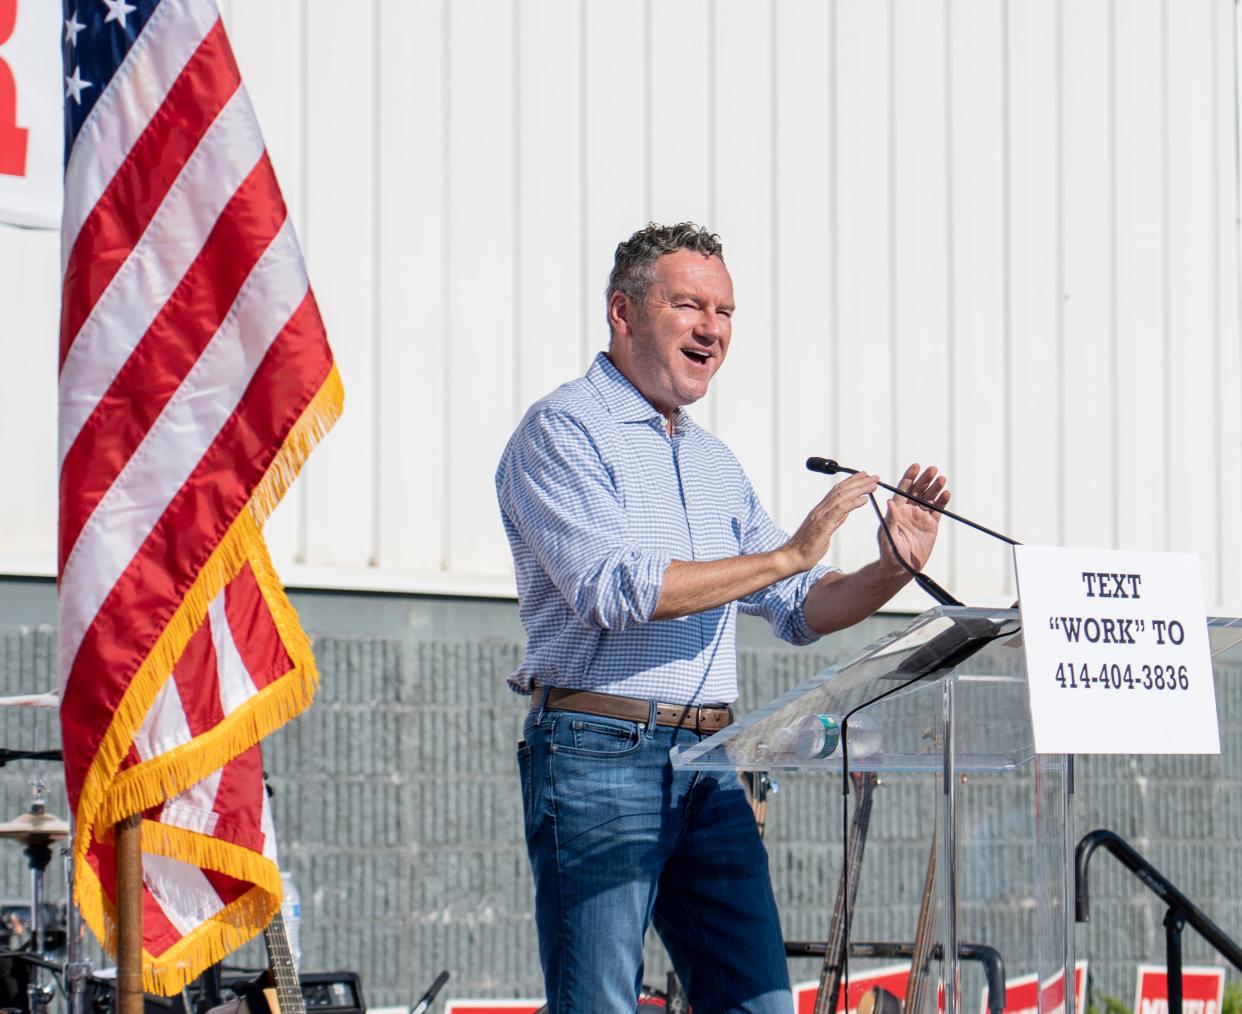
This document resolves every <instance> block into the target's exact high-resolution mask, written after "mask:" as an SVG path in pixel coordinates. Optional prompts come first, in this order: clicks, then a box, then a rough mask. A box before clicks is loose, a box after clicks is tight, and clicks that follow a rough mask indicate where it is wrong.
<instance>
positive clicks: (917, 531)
mask: <svg viewBox="0 0 1242 1014" xmlns="http://www.w3.org/2000/svg"><path fill="white" fill-rule="evenodd" d="M947 482H948V480H947V478H946V477H945V476H943V475H941V474H940V473H939V472H938V470H937V469H936V468H935V466H931V465H929V466H928V467H927V468H925V469H923V471H922V472H921V473H920V472H919V466H918V465H917V464H915V465H911V466H910V467H909V468H907V469H906V471H905V474H904V475H903V476H902V477H901V481H900V482H899V483H898V484H897V488H898V489H900V490H901V491H902V492H903V493H912V494H914V495H915V496H917V497H920V498H922V499H923V500H926V501H928V502H929V503H934V504H935V505H936V506H937V507H944V506H946V505H947V504H948V502H949V495H950V494H949V490H948V486H947ZM887 521H888V528H889V531H891V532H892V533H893V542H895V543H896V544H897V550H898V552H899V553H901V557H902V559H904V560H905V561H906V563H908V564H909V565H910V566H911V567H913V568H914V569H915V570H922V569H923V565H924V564H925V563H926V562H927V558H928V557H929V556H930V555H931V551H932V546H934V545H935V544H936V532H937V530H938V529H939V527H940V515H939V514H937V513H936V512H935V511H930V510H928V509H927V508H926V507H920V506H919V505H918V504H917V503H914V502H913V501H912V500H907V499H906V498H905V497H904V496H894V497H893V498H892V499H891V500H889V502H888V513H887ZM876 534H877V538H878V539H879V543H880V560H881V562H882V563H883V564H884V566H885V567H886V568H893V569H894V570H897V569H904V568H902V567H901V564H900V563H899V562H898V561H897V560H895V559H894V558H893V547H892V546H890V545H889V542H888V539H887V538H885V537H884V532H883V531H880V532H877V533H876Z"/></svg>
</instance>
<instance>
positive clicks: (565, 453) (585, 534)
mask: <svg viewBox="0 0 1242 1014" xmlns="http://www.w3.org/2000/svg"><path fill="white" fill-rule="evenodd" d="M496 487H497V495H498V497H499V499H500V506H501V511H502V514H503V518H504V522H505V528H506V531H507V532H508V534H509V537H510V541H511V543H512V544H513V547H514V552H515V555H516V554H518V553H521V552H529V553H531V554H532V555H533V556H534V558H535V560H536V561H537V562H538V564H539V567H540V568H541V569H542V571H543V572H544V574H546V575H547V577H548V579H549V580H551V582H552V583H553V584H554V585H555V586H556V588H557V590H558V591H559V592H560V593H561V595H562V596H563V597H564V599H565V601H566V603H567V604H568V605H569V607H570V609H571V610H572V611H573V613H574V615H575V616H576V617H577V618H578V620H579V621H580V622H581V623H583V624H584V625H586V626H588V627H592V628H596V629H602V630H622V629H624V628H626V627H628V626H630V625H632V624H635V623H644V622H646V621H648V620H650V619H651V616H652V614H653V613H654V612H655V608H656V604H657V603H658V602H659V600H660V592H661V590H662V588H663V584H664V572H665V570H666V569H667V568H668V564H669V560H670V557H669V555H668V554H667V553H661V552H655V551H651V550H648V549H645V548H643V547H642V546H639V545H637V544H635V543H634V541H633V540H632V539H631V538H630V534H629V525H628V521H627V518H626V514H625V509H624V504H623V503H622V500H621V497H620V495H619V493H618V491H617V487H616V482H615V480H614V477H613V476H612V474H611V473H610V472H609V469H608V467H607V466H606V465H605V464H604V461H603V460H602V458H601V456H600V453H599V449H598V448H597V447H596V445H595V442H594V441H593V440H592V439H591V436H590V434H589V433H588V432H587V431H586V430H585V429H584V428H583V426H582V425H581V424H580V423H579V422H578V421H577V420H576V419H574V418H572V417H571V416H569V415H566V414H563V413H559V412H556V411H550V410H544V411H537V412H535V413H534V414H532V415H531V416H528V417H527V419H525V420H524V421H523V423H522V425H521V426H520V427H519V429H518V432H517V433H516V434H515V435H514V438H513V440H512V441H511V443H510V445H509V448H508V451H507V453H506V455H505V458H504V460H503V462H502V465H501V468H500V470H499V472H498V474H497V477H496Z"/></svg>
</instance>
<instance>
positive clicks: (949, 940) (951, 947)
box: [941, 674, 961, 1014]
mask: <svg viewBox="0 0 1242 1014" xmlns="http://www.w3.org/2000/svg"><path fill="white" fill-rule="evenodd" d="M956 689H957V680H956V679H955V678H954V677H953V675H952V674H949V675H947V676H945V678H944V773H943V777H944V824H945V828H944V845H943V846H942V847H943V849H944V862H943V863H942V864H941V865H942V866H943V867H944V872H945V877H944V901H945V905H944V912H945V920H944V1014H957V1012H958V1007H959V1002H960V999H961V998H960V997H959V995H958V986H959V985H960V981H961V980H960V979H959V978H958V953H957V950H958V948H957V765H956V760H957V758H956V757H955V756H954V751H955V749H956V737H955V735H954V733H955V729H954V723H955V720H956V715H955V714H954V697H955V691H956Z"/></svg>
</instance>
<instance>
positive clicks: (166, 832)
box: [73, 365, 344, 996]
mask: <svg viewBox="0 0 1242 1014" xmlns="http://www.w3.org/2000/svg"><path fill="white" fill-rule="evenodd" d="M343 404H344V388H343V386H342V383H341V378H340V374H339V372H338V371H337V368H336V366H335V365H333V366H332V368H331V370H330V371H329V373H328V375H327V377H325V379H324V381H323V383H322V384H321V385H320V387H319V389H318V390H317V391H316V393H315V394H314V396H313V397H312V398H311V400H310V402H309V403H308V404H307V406H306V408H305V409H304V410H303V411H302V413H301V415H300V416H299V417H298V419H297V421H296V422H295V423H294V425H293V427H292V428H291V429H290V431H289V433H288V435H287V436H286V438H285V441H284V443H283V444H282V446H281V449H280V451H279V452H277V454H276V456H275V458H274V459H273V461H272V463H271V465H270V466H269V467H268V469H267V472H266V473H265V474H264V476H263V478H262V479H261V480H260V481H259V483H258V484H257V485H256V487H255V489H254V491H253V492H252V494H251V497H250V500H249V501H248V503H247V505H246V506H245V507H244V508H243V509H242V510H241V511H240V512H239V513H238V515H237V517H236V518H235V519H234V521H233V523H232V524H231V525H230V526H229V529H228V531H227V532H226V533H225V535H224V537H223V538H222V539H221V540H220V542H219V544H218V545H217V546H216V547H215V549H214V550H213V551H212V553H211V555H210V557H208V559H207V562H206V563H205V564H204V565H203V566H202V568H201V569H200V570H199V573H198V575H197V576H196V578H195V580H194V584H193V585H192V586H191V588H190V590H189V591H188V592H187V593H186V595H185V597H184V598H183V599H182V600H181V602H180V603H179V604H178V606H177V609H176V611H175V612H174V613H173V615H172V617H171V619H170V620H169V622H168V623H167V625H166V626H165V628H164V630H163V631H161V633H160V636H159V638H158V639H157V640H156V642H155V645H154V646H153V647H152V649H151V651H150V652H149V653H148V655H147V657H146V658H145V659H144V660H143V662H142V664H141V665H140V666H139V668H138V671H137V672H136V673H135V674H134V677H133V678H132V679H131V680H130V684H129V686H128V687H127V688H126V691H125V694H124V696H123V697H122V698H121V702H120V704H119V705H118V706H117V709H116V711H115V712H114V714H113V716H112V721H111V722H110V723H109V725H108V729H107V730H106V732H105V733H104V736H103V739H102V740H101V742H100V745H99V748H98V750H97V751H96V753H95V756H94V757H93V758H92V760H91V765H90V768H89V769H88V770H87V773H86V777H85V778H84V779H83V783H82V789H81V791H80V793H79V795H78V807H77V813H76V820H75V827H74V843H73V850H74V861H75V869H76V875H75V882H74V887H75V890H76V892H77V899H78V904H79V907H80V909H81V912H82V917H83V920H84V921H85V922H86V924H87V925H88V926H90V928H91V930H92V931H93V932H94V933H95V935H96V936H97V937H98V938H99V939H100V941H101V942H102V943H103V945H104V948H105V950H107V951H109V952H110V953H114V952H115V939H114V937H115V913H114V912H113V910H112V905H111V904H110V903H109V902H108V900H107V899H106V898H105V896H104V893H103V889H102V885H101V884H100V882H99V879H98V877H97V876H96V875H95V871H94V870H93V869H92V868H91V866H90V864H89V863H88V862H87V861H86V854H87V851H88V850H89V848H90V844H91V841H92V839H94V838H96V837H98V838H99V839H100V840H108V839H110V838H111V836H112V829H113V827H114V826H115V824H116V823H117V822H118V821H120V820H122V819H123V818H125V817H127V816H129V815H131V814H133V813H138V812H141V811H142V810H145V809H147V808H149V807H151V806H153V805H155V804H157V803H158V802H160V801H161V800H163V799H166V798H168V797H169V796H171V795H176V794H177V793H178V792H181V791H183V790H184V789H186V788H188V787H189V786H190V785H193V784H194V783H195V782H198V781H201V780H202V779H203V778H205V777H206V776H207V775H208V774H210V773H211V772H212V771H215V770H217V769H218V768H220V767H222V766H223V765H224V764H225V763H227V762H228V761H229V760H230V759H232V758H233V757H236V756H237V755H238V754H240V753H242V752H244V751H245V750H248V749H249V748H250V747H252V746H254V745H255V744H256V743H257V742H258V741H259V740H260V739H262V738H263V737H264V736H266V735H267V734H268V733H270V732H272V731H274V730H275V729H277V728H279V727H280V726H281V725H283V724H284V723H285V722H287V721H288V720H289V719H291V718H293V717H294V716H295V715H297V714H298V713H299V712H301V711H303V710H304V709H305V708H306V707H308V706H309V704H310V702H311V700H312V698H313V696H314V693H315V689H316V686H317V682H318V674H317V672H316V669H315V661H314V655H313V653H312V651H311V646H310V641H309V639H308V638H307V637H306V634H305V633H304V632H303V631H302V627H301V624H300V623H299V622H298V618H297V614H296V612H295V611H294V609H293V606H292V604H291V603H290V602H289V600H288V598H287V596H286V595H285V593H284V588H283V586H282V585H281V583H280V579H279V578H278V577H277V576H276V573H275V570H274V568H273V567H272V563H271V559H270V557H269V556H268V552H267V546H266V545H265V544H264V541H263V535H262V531H261V526H262V523H263V521H265V520H266V519H267V517H269V516H270V515H271V512H272V510H274V509H275V506H276V504H277V503H278V502H279V500H280V497H281V496H282V495H283V494H284V492H285V491H286V490H287V489H288V487H289V485H290V484H291V483H292V482H293V480H294V479H295V478H296V477H297V474H298V472H299V471H300V469H301V467H302V465H303V463H304V462H305V461H306V458H307V456H308V455H309V454H310V452H311V451H312V450H313V449H314V447H315V445H316V444H317V443H318V442H319V440H320V439H322V438H323V436H324V435H325V434H326V433H327V432H328V430H329V429H330V428H331V427H332V424H333V422H335V421H336V418H337V417H338V416H339V415H340V413H341V409H342V407H343ZM246 563H249V564H250V565H251V568H252V569H253V571H254V573H255V577H256V579H257V580H258V583H259V586H260V589H261V591H262V593H263V598H264V601H265V602H266V603H267V605H268V608H269V609H270V610H271V612H272V617H273V620H274V621H275V624H276V629H277V632H278V633H279V635H280V638H281V641H282V642H283V644H284V647H285V650H286V652H287V653H288V654H289V657H290V659H291V660H292V661H293V668H291V669H290V670H289V672H287V673H285V674H284V675H283V676H281V677H280V678H279V679H277V680H276V681H275V682H274V683H272V684H270V685H269V686H267V687H265V688H264V689H263V690H262V691H260V692H259V693H258V694H256V695H255V696H254V697H253V698H251V699H250V700H249V701H247V702H246V703H245V704H244V705H242V706H241V707H240V708H238V709H237V710H236V711H234V712H233V713H232V714H231V715H229V716H228V717H227V718H226V719H225V720H224V721H223V722H221V723H220V725H218V726H217V727H216V728H214V729H213V730H211V732H209V733H207V734H205V735H203V736H200V737H197V738H196V739H195V740H194V741H193V742H192V743H189V744H186V745H185V746H182V747H179V748H177V749H176V750H174V751H171V752H170V754H168V755H167V757H161V758H156V759H154V760H151V761H148V762H145V763H143V764H140V765H137V766H136V767H134V768H131V769H129V770H127V771H125V772H123V773H121V774H120V775H119V776H118V770H119V769H120V766H121V763H122V761H123V760H124V758H125V757H126V755H127V754H128V752H129V747H130V744H131V743H132V742H133V738H134V736H135V734H136V733H137V731H138V730H139V729H140V728H141V727H142V723H143V721H144V720H145V719H146V716H147V713H148V711H150V709H151V705H152V703H153V702H154V700H155V697H156V695H157V694H158V693H159V691H160V688H161V687H162V686H163V684H164V682H165V681H166V680H167V679H168V678H169V676H170V674H171V673H172V670H173V666H174V665H176V663H177V660H178V659H179V658H180V657H181V655H182V653H183V652H184V651H185V646H186V644H187V643H188V642H189V640H190V638H191V637H192V636H193V635H194V633H195V631H197V630H198V628H199V626H201V624H202V622H203V619H204V617H205V616H206V614H207V607H208V605H209V604H210V603H211V602H212V601H213V600H214V599H215V597H216V596H217V595H218V594H219V593H220V591H221V590H222V589H223V588H224V587H225V585H227V584H228V582H229V581H231V580H232V579H233V578H234V577H235V576H236V575H237V573H238V571H240V570H241V568H242V567H243V566H244V565H245V564H246ZM152 828H155V829H154V830H152ZM191 834H192V832H183V831H182V830H181V829H177V828H172V827H167V826H164V825H158V824H156V823H153V822H150V821H144V822H143V848H144V850H146V849H147V848H148V842H150V844H151V845H152V846H163V845H169V844H170V843H171V844H172V845H175V846H176V847H177V848H185V849H189V850H190V854H192V855H193V856H199V857H202V858H203V859H204V860H206V861H204V862H203V863H201V864H200V865H203V866H206V867H208V868H210V869H215V870H218V871H219V872H221V873H225V874H228V875H229V876H232V877H236V878H237V879H239V880H246V881H249V882H252V883H255V884H256V886H255V887H254V888H252V889H251V890H250V891H248V892H247V893H246V894H245V895H243V897H242V898H239V899H238V900H237V901H235V902H233V903H232V904H231V905H229V906H227V907H226V908H225V909H224V910H223V911H221V912H220V913H217V914H216V915H215V916H214V917H213V918H212V919H210V920H208V921H207V922H205V923H203V924H202V925H201V926H200V927H198V928H197V929H196V930H194V931H193V932H192V933H190V934H188V935H187V936H186V938H185V939H184V940H182V941H181V942H180V943H178V944H177V945H176V946H175V947H173V948H171V949H170V950H169V952H168V953H166V954H163V955H160V956H158V957H153V956H151V955H149V954H146V953H145V952H144V967H143V980H144V986H145V988H146V989H148V990H149V991H151V992H155V993H161V994H163V995H165V996H168V995H171V994H172V993H175V992H177V991H178V990H179V989H180V988H181V987H182V985H184V984H185V983H186V982H188V981H190V980H191V979H193V978H195V977H196V976H197V975H199V974H200V973H201V972H202V971H203V969H205V968H207V967H209V966H210V965H212V964H214V963H215V962H216V961H218V960H220V959H221V958H222V957H224V956H225V955H226V954H228V953H229V952H230V951H233V950H236V949H237V948H238V947H240V946H242V945H243V944H245V943H246V942H247V941H248V940H250V939H252V938H253V937H254V936H255V935H256V934H257V933H259V932H260V931H261V930H262V928H263V927H264V926H265V925H266V924H267V922H268V920H269V919H270V918H271V916H272V914H273V913H274V912H275V911H276V910H277V909H278V908H279V905H280V899H281V889H280V877H279V873H278V871H276V870H275V866H274V864H272V863H271V862H270V861H269V860H267V859H264V858H263V857H262V856H260V855H257V854H256V853H254V852H252V851H250V850H249V849H243V848H241V847H240V846H235V845H231V844H230V843H228V842H222V841H218V840H216V839H210V840H209V842H210V844H209V843H208V842H197V843H192V842H191V840H190V839H189V838H187V837H185V835H191ZM150 850H151V851H154V852H156V853H158V854H168V855H169V856H170V858H174V859H181V860H182V861H185V862H195V861H196V859H194V858H186V856H187V853H186V852H172V851H170V852H168V853H165V852H164V850H163V848H162V847H154V848H152V849H150ZM191 942H192V943H193V946H190V943H191Z"/></svg>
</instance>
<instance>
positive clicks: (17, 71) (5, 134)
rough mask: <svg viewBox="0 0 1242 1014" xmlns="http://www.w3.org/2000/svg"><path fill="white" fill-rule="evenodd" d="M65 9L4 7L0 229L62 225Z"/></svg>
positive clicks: (28, 2)
mask: <svg viewBox="0 0 1242 1014" xmlns="http://www.w3.org/2000/svg"><path fill="white" fill-rule="evenodd" d="M63 31H64V25H63V24H62V22H61V16H60V4H59V3H53V2H52V0H0V222H3V223H7V224H9V225H23V226H31V227H36V228H43V229H55V228H57V227H58V226H59V225H60V202H61V181H62V178H63V170H62V166H63V165H64V153H65V135H64V127H63V125H62V124H63V121H62V118H61V98H62V93H61V89H62V87H63V86H62V82H61V73H60V33H61V32H63Z"/></svg>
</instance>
